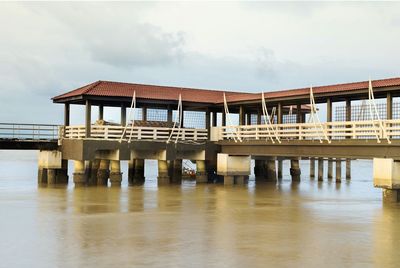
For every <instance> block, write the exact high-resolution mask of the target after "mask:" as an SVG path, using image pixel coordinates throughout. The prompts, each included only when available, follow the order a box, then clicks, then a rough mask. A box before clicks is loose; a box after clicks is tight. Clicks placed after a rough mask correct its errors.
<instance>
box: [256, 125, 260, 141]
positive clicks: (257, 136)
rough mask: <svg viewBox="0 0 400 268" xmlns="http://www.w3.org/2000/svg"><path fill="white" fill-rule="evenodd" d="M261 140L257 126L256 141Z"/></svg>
mask: <svg viewBox="0 0 400 268" xmlns="http://www.w3.org/2000/svg"><path fill="white" fill-rule="evenodd" d="M259 139H260V137H259V134H258V126H256V140H259Z"/></svg>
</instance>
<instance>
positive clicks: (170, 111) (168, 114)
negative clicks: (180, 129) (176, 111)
mask: <svg viewBox="0 0 400 268" xmlns="http://www.w3.org/2000/svg"><path fill="white" fill-rule="evenodd" d="M172 120H173V119H172V108H171V107H170V106H168V108H167V122H168V126H169V127H172V125H173V122H172Z"/></svg>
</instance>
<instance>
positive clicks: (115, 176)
mask: <svg viewBox="0 0 400 268" xmlns="http://www.w3.org/2000/svg"><path fill="white" fill-rule="evenodd" d="M110 167H111V168H110V182H111V186H121V182H122V172H121V164H120V161H118V160H111V161H110Z"/></svg>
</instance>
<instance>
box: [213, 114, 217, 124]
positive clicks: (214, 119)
mask: <svg viewBox="0 0 400 268" xmlns="http://www.w3.org/2000/svg"><path fill="white" fill-rule="evenodd" d="M212 126H213V127H216V126H217V112H216V111H213V112H212Z"/></svg>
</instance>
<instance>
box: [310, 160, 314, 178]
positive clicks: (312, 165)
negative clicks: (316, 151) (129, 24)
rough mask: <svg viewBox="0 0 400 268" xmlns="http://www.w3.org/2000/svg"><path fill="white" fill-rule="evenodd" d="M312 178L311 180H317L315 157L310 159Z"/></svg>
mask: <svg viewBox="0 0 400 268" xmlns="http://www.w3.org/2000/svg"><path fill="white" fill-rule="evenodd" d="M310 178H311V179H314V178H315V158H314V157H311V158H310Z"/></svg>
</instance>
